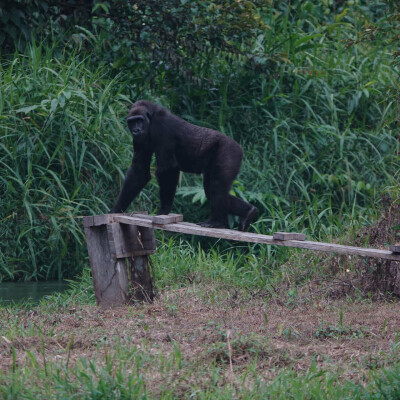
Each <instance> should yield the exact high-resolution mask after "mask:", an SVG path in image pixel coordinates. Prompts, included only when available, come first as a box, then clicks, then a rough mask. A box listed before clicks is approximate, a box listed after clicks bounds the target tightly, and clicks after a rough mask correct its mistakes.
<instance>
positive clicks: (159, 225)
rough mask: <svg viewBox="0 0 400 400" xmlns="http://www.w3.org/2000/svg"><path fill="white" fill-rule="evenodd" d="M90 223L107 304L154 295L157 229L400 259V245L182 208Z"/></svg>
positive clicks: (99, 296)
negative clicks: (199, 219) (240, 227)
mask: <svg viewBox="0 0 400 400" xmlns="http://www.w3.org/2000/svg"><path fill="white" fill-rule="evenodd" d="M84 228H85V235H86V241H87V245H88V252H89V258H90V264H91V268H92V275H93V281H94V286H95V293H96V300H97V303H98V304H99V305H101V306H102V307H110V306H117V305H121V304H125V303H128V302H130V301H132V299H136V300H148V301H151V300H152V299H153V297H154V291H153V279H152V274H151V269H150V267H149V260H148V256H149V255H150V254H152V253H154V252H155V251H156V245H155V238H154V229H161V230H165V231H170V232H177V233H185V234H190V235H198V236H207V237H214V238H222V239H228V240H235V241H243V242H249V243H262V244H268V245H275V246H286V247H296V248H300V249H308V250H314V251H324V252H332V253H339V254H348V255H359V256H363V257H375V258H383V259H387V260H393V261H400V246H396V245H393V246H390V248H389V250H380V249H371V248H364V247H355V246H345V245H340V244H333V243H323V242H313V241H309V240H305V238H306V237H305V234H302V233H287V232H276V233H274V235H273V236H270V235H262V234H257V233H251V232H240V231H235V230H231V229H216V228H204V227H202V226H199V225H196V224H192V223H188V222H184V221H183V217H182V215H180V214H169V215H156V216H150V215H147V214H145V213H132V214H103V215H95V216H89V217H84Z"/></svg>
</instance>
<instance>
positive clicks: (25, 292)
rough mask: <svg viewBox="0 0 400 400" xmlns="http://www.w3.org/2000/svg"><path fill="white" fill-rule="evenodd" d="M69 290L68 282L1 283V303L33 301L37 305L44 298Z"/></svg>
mask: <svg viewBox="0 0 400 400" xmlns="http://www.w3.org/2000/svg"><path fill="white" fill-rule="evenodd" d="M65 289H68V282H64V281H45V282H3V283H0V302H2V303H11V302H13V301H14V302H18V301H22V300H28V299H31V300H32V301H33V302H35V303H37V302H38V301H39V300H40V299H41V298H42V297H43V296H46V295H48V294H52V293H54V292H62V291H64V290H65Z"/></svg>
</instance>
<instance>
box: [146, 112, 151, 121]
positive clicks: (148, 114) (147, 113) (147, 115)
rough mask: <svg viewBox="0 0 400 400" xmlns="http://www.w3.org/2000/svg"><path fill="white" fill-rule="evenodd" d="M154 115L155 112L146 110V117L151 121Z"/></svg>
mask: <svg viewBox="0 0 400 400" xmlns="http://www.w3.org/2000/svg"><path fill="white" fill-rule="evenodd" d="M152 116H153V114H151V113H150V111H146V117H147V118H148V119H149V121H151V117H152Z"/></svg>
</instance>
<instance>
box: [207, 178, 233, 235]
mask: <svg viewBox="0 0 400 400" xmlns="http://www.w3.org/2000/svg"><path fill="white" fill-rule="evenodd" d="M229 189H230V184H229V185H228V184H226V183H224V182H223V181H222V180H220V179H217V178H216V177H212V176H211V174H210V173H205V174H204V191H205V193H206V197H207V199H208V201H209V202H210V204H211V218H209V219H207V220H206V221H203V222H200V223H199V225H200V226H204V227H205V228H226V227H227V225H228V208H229V205H228V203H229Z"/></svg>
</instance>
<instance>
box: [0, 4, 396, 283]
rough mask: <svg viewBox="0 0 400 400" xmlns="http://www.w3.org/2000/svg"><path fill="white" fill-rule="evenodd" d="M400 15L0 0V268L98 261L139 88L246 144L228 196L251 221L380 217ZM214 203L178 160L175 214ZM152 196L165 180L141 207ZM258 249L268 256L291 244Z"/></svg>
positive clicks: (392, 190)
mask: <svg viewBox="0 0 400 400" xmlns="http://www.w3.org/2000/svg"><path fill="white" fill-rule="evenodd" d="M398 17H399V12H398V9H397V3H396V2H390V1H375V2H365V1H345V0H337V1H330V0H329V1H328V0H326V1H306V2H304V1H296V0H295V1H283V0H282V1H278V0H276V1H272V0H271V1H240V0H237V1H234V2H228V1H224V0H213V1H207V2H206V1H185V0H168V1H165V2H162V5H161V3H160V2H158V1H155V0H154V1H153V0H151V1H144V0H143V1H141V0H138V1H132V2H125V1H122V0H110V1H95V2H92V1H72V2H68V3H65V4H64V3H63V5H59V2H52V1H42V0H35V1H27V0H18V1H14V2H5V1H1V2H0V21H1V23H0V46H1V47H0V51H1V64H0V197H1V207H0V224H1V225H0V281H1V280H11V279H22V280H25V279H28V280H36V279H51V278H65V277H71V276H75V275H76V274H77V273H79V272H80V271H81V270H82V268H83V267H84V266H85V265H86V264H87V259H86V248H85V244H84V237H83V233H82V228H81V219H80V217H81V216H82V215H87V214H98V213H103V212H106V211H108V209H109V207H110V206H111V205H112V203H113V201H114V199H115V197H116V195H117V194H118V191H119V188H120V185H121V181H122V179H123V175H124V172H125V170H126V168H127V167H128V165H129V163H130V160H131V156H132V151H131V144H130V138H129V134H128V133H127V132H126V130H125V126H124V119H125V115H126V112H127V109H128V107H129V105H130V104H131V103H132V102H134V101H135V100H136V99H140V98H147V99H151V100H154V101H157V102H159V103H161V104H162V105H164V106H167V107H168V108H170V109H171V111H172V112H174V113H176V114H178V115H181V116H182V117H184V118H185V119H187V120H189V121H190V122H193V123H196V124H200V125H203V126H210V127H213V128H215V129H219V130H221V131H222V132H224V133H225V134H227V135H229V136H232V137H233V138H234V139H235V140H237V141H238V142H239V143H240V144H241V145H242V146H243V148H244V150H245V160H244V162H243V165H242V170H241V173H240V175H239V177H238V179H237V181H235V182H234V185H233V188H232V193H233V194H235V195H236V196H240V197H243V198H245V199H246V200H248V201H250V202H252V203H254V204H255V205H256V206H257V207H258V209H259V214H258V218H259V219H258V221H257V222H256V223H255V224H254V226H253V229H255V230H257V231H259V232H263V233H270V232H272V231H275V230H292V231H303V232H306V233H308V234H309V235H311V236H312V237H315V238H318V239H321V238H324V239H327V238H330V237H341V236H343V235H345V234H347V233H348V232H349V231H350V232H351V231H352V229H357V228H358V227H359V226H360V225H361V224H367V223H370V222H371V221H372V220H373V219H374V218H375V217H376V216H377V215H378V213H379V202H380V199H381V196H382V194H383V193H385V192H387V193H388V194H390V196H392V198H393V199H394V200H396V199H397V198H398V183H397V182H398V170H399V165H398V152H399V140H398V139H399V133H398V109H399V107H398V99H399V86H398V81H399V80H398V72H399V69H398V63H397V61H398V56H399V53H398V45H397V43H398V33H399V30H398V27H399V25H398V20H399V18H398ZM152 172H154V165H153V166H152ZM204 202H205V196H204V193H203V191H202V188H201V178H200V177H194V176H190V175H182V176H181V180H180V185H179V189H178V193H177V197H176V201H175V211H176V212H182V213H183V214H184V216H185V219H186V220H189V221H199V220H201V219H203V218H205V217H206V215H207V213H208V207H207V205H206V204H204V205H203V203H204ZM200 205H202V206H201V207H200ZM156 207H157V184H156V182H155V180H154V179H152V181H151V182H150V184H149V185H148V186H147V187H146V189H145V190H144V191H143V193H142V194H141V195H140V197H139V198H138V199H137V201H135V204H134V205H133V206H132V207H131V208H132V209H146V210H149V211H153V210H155V209H156ZM231 224H232V226H235V224H236V221H234V220H232V221H231ZM187 240H189V241H191V244H190V246H193V245H194V246H197V243H199V244H200V245H201V246H203V247H210V246H212V245H213V244H211V243H210V242H207V241H203V240H200V241H198V239H193V238H192V239H187ZM184 246H186V244H185V245H184ZM221 246H222V247H224V245H221ZM179 249H180V247H179V244H178V243H177V246H176V251H177V252H179ZM228 250H229V249H228ZM258 252H264V253H262V254H261V255H262V257H263V259H265V260H266V262H265V263H263V265H260V266H259V268H267V269H268V268H270V267H271V265H272V264H273V263H274V260H279V256H282V257H285V254H287V253H286V250H284V249H283V250H282V249H281V250H276V249H273V250H271V249H268V250H260V249H258V248H255V249H254V253H255V254H258ZM271 263H272V264H271Z"/></svg>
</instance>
